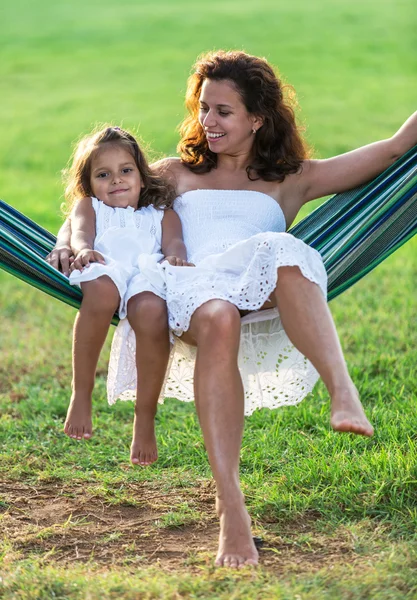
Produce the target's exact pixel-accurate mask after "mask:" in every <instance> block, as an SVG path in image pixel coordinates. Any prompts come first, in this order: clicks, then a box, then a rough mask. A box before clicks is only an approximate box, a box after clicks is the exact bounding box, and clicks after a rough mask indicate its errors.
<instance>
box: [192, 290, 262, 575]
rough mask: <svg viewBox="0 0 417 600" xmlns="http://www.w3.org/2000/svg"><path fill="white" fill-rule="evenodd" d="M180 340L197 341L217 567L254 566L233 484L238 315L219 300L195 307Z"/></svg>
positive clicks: (238, 437) (246, 520)
mask: <svg viewBox="0 0 417 600" xmlns="http://www.w3.org/2000/svg"><path fill="white" fill-rule="evenodd" d="M183 339H184V341H186V342H189V343H194V345H197V358H196V366H195V375H194V390H195V401H196V408H197V414H198V417H199V420H200V424H201V428H202V431H203V436H204V442H205V446H206V449H207V453H208V458H209V461H210V465H211V469H212V472H213V476H214V479H215V481H216V487H217V496H216V508H217V513H218V516H219V518H220V537H219V550H218V554H217V558H216V565H217V566H225V567H234V568H236V567H240V566H242V565H244V564H250V565H256V564H257V562H258V553H257V550H256V548H255V545H254V543H253V538H252V533H251V527H250V517H249V515H248V512H247V510H246V507H245V502H244V498H243V494H242V492H241V490H240V484H239V457H240V447H241V442H242V433H243V423H244V395H243V386H242V380H241V377H240V373H239V370H238V366H237V355H238V349H239V339H240V315H239V312H238V310H237V309H236V307H234V306H233V305H232V304H230V303H228V302H225V301H223V300H211V301H210V302H207V303H206V304H204V305H203V306H201V307H200V308H199V309H197V310H196V312H195V313H194V316H193V317H192V319H191V325H190V329H189V331H188V332H186V334H184V336H183Z"/></svg>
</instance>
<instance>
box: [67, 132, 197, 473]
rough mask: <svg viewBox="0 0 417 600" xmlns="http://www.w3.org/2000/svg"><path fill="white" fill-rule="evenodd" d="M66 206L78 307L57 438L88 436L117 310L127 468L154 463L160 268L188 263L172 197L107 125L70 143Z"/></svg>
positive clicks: (127, 139)
mask: <svg viewBox="0 0 417 600" xmlns="http://www.w3.org/2000/svg"><path fill="white" fill-rule="evenodd" d="M66 198H67V200H68V201H69V203H70V205H72V210H71V213H70V219H71V227H72V234H71V248H72V251H73V254H74V261H73V264H72V266H71V274H70V282H71V283H72V284H73V285H79V286H81V289H82V291H83V300H82V303H81V307H80V311H79V313H78V315H77V317H76V320H75V324H74V338H73V380H72V396H71V402H70V406H69V408H68V414H67V418H66V421H65V426H64V431H65V433H66V434H67V435H68V436H70V437H71V438H75V439H78V440H80V439H82V438H90V437H91V435H92V423H91V404H92V399H91V396H92V391H93V387H94V378H95V371H96V367H97V362H98V358H99V354H100V350H101V348H102V346H103V343H104V340H105V338H106V335H107V332H108V329H109V326H110V323H111V320H112V318H113V315H114V313H115V311H116V310H117V309H118V311H119V316H120V317H121V318H124V317H126V316H127V319H128V321H129V323H130V325H131V327H132V329H133V330H134V332H135V337H136V348H137V351H136V368H137V384H138V385H137V396H136V405H135V418H134V426H133V440H132V446H131V460H132V462H133V463H135V464H141V465H148V464H151V463H153V462H154V461H155V460H156V459H157V449H156V440H155V433H154V417H155V413H156V405H157V401H158V397H159V394H160V391H161V387H162V384H163V381H164V376H165V371H166V367H167V362H168V356H169V336H168V324H167V312H166V305H165V299H164V298H165V292H164V283H163V278H162V277H161V276H160V274H159V265H158V262H159V261H160V260H161V259H163V257H164V256H165V259H166V260H167V261H168V262H169V263H170V264H172V265H177V266H181V265H187V264H188V263H187V262H186V250H185V246H184V242H183V239H182V230H181V223H180V220H179V218H178V216H177V215H176V213H175V212H174V211H173V210H172V209H171V205H172V201H173V190H172V189H171V188H170V186H169V185H167V184H166V183H164V182H163V180H162V179H161V178H160V177H158V176H156V175H154V174H153V173H152V172H151V171H150V169H149V165H148V163H147V161H146V158H145V156H144V154H143V153H142V151H141V150H140V148H139V145H138V143H137V141H136V140H135V138H134V137H133V136H132V135H130V134H129V133H128V132H127V131H124V130H122V129H120V128H119V127H106V128H104V129H101V130H100V131H97V132H95V133H92V134H90V135H87V136H86V137H85V138H83V139H82V140H81V142H80V143H79V144H78V146H77V148H76V150H75V153H74V157H73V161H72V165H71V167H70V169H69V177H68V185H67V188H66Z"/></svg>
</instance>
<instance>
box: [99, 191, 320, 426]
mask: <svg viewBox="0 0 417 600" xmlns="http://www.w3.org/2000/svg"><path fill="white" fill-rule="evenodd" d="M174 208H175V211H176V212H177V213H178V215H179V217H180V219H181V222H182V227H183V234H184V241H185V245H186V248H187V252H188V260H189V261H190V262H193V263H194V264H195V265H196V266H195V267H172V266H171V265H169V264H168V263H165V264H164V273H165V280H166V298H167V305H168V313H169V325H170V329H171V331H172V332H173V333H174V334H175V335H174V336H173V341H174V343H173V347H172V351H171V356H170V364H169V367H168V370H167V375H166V380H165V385H164V388H163V390H162V393H161V399H160V400H161V401H163V398H164V397H171V398H177V399H178V400H184V401H190V400H193V399H194V392H193V373H194V361H195V353H196V349H195V348H193V347H191V346H189V345H187V344H185V343H184V342H183V341H182V340H181V339H180V338H179V337H177V336H180V335H181V334H182V333H183V332H184V331H186V330H187V329H188V327H189V323H190V319H191V317H192V315H193V313H194V311H195V310H196V309H197V308H198V307H199V306H201V305H202V304H204V303H205V302H207V301H208V300H212V299H222V300H227V301H228V302H231V303H233V304H234V305H235V306H237V307H238V308H239V309H240V310H245V311H251V312H250V313H249V314H247V315H246V316H245V317H243V318H242V320H241V323H242V329H241V340H240V350H239V359H238V362H239V370H240V373H241V376H242V380H243V384H244V389H245V414H247V415H249V414H251V413H252V412H253V411H254V410H255V409H257V408H277V407H278V406H282V405H287V404H296V403H298V402H300V401H301V400H302V399H303V398H304V397H305V395H306V394H308V393H309V392H310V391H311V390H312V389H313V387H314V385H315V383H316V381H317V379H318V374H317V371H316V370H315V369H314V367H313V366H312V364H311V363H310V362H309V361H308V360H307V359H306V358H305V357H304V356H303V355H302V354H301V353H300V352H299V351H298V350H297V349H296V348H294V346H293V345H292V344H291V342H290V341H289V339H288V337H287V335H286V333H285V331H284V330H283V327H282V325H281V321H280V318H279V314H278V311H277V309H276V308H272V309H268V310H262V311H261V310H259V309H260V308H261V307H262V306H263V305H264V304H265V302H266V301H267V300H268V298H269V296H270V295H271V293H272V291H273V290H274V289H275V287H276V284H277V279H278V276H279V268H280V267H283V266H298V267H299V269H300V271H301V273H302V274H303V275H304V277H306V278H307V279H309V280H310V281H312V282H314V283H316V284H317V285H318V286H319V287H320V289H321V291H322V293H323V295H324V296H326V293H327V290H326V286H327V275H326V271H325V268H324V265H323V261H322V259H321V256H320V254H319V253H318V252H317V251H316V250H314V249H313V248H311V247H310V246H308V245H306V244H305V243H304V242H302V241H301V240H298V239H297V238H295V237H294V236H292V235H290V234H288V233H285V218H284V215H283V212H282V209H281V207H280V206H279V204H278V203H277V202H276V201H275V200H274V199H273V198H272V197H270V196H268V195H266V194H263V193H260V192H254V191H247V190H194V191H190V192H186V193H185V194H183V195H182V196H180V197H179V198H177V199H176V201H175V205H174ZM135 396H136V365H135V337H134V334H133V331H132V330H131V328H130V326H129V324H128V322H127V320H126V319H124V320H122V321H121V322H120V323H119V325H118V327H117V329H116V333H115V336H114V339H113V345H112V351H111V357H110V365H109V378H108V399H109V402H110V403H113V402H115V400H116V399H117V398H121V399H124V400H127V399H134V398H135Z"/></svg>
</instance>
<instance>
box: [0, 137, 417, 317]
mask: <svg viewBox="0 0 417 600" xmlns="http://www.w3.org/2000/svg"><path fill="white" fill-rule="evenodd" d="M289 233H292V234H293V235H295V236H296V237H298V238H300V239H302V240H303V241H304V242H306V243H307V244H309V245H310V246H312V247H313V248H316V250H318V251H319V252H320V254H321V255H322V257H323V260H324V264H325V266H326V270H327V273H328V277H329V281H328V299H329V300H331V299H333V298H335V297H336V296H338V295H339V294H341V293H342V292H344V291H345V290H347V289H348V288H349V287H350V286H351V285H353V284H354V283H355V282H356V281H358V280H359V279H361V278H362V277H363V276H364V275H366V274H367V273H369V272H370V271H372V269H374V268H375V267H376V266H377V265H379V264H380V263H381V262H382V261H383V260H385V259H386V258H387V257H388V256H389V255H390V254H392V253H393V252H395V250H397V249H398V248H400V246H402V245H403V244H404V243H405V242H407V241H408V240H409V239H411V238H412V237H413V236H414V235H415V234H416V233H417V146H415V147H414V148H412V149H411V150H409V152H407V153H406V154H405V155H404V156H402V157H401V158H400V159H399V160H398V161H397V162H396V163H394V164H393V165H392V166H391V167H389V168H388V169H387V170H386V171H384V172H383V173H381V175H379V176H378V177H377V178H376V179H374V180H373V181H371V182H370V183H368V184H366V185H364V186H361V187H359V188H355V189H354V190H350V191H348V192H344V193H342V194H337V195H335V196H333V197H332V198H330V199H328V200H326V201H325V202H324V203H323V204H321V205H320V206H319V207H318V208H316V210H314V211H313V212H311V213H310V214H309V215H308V216H307V217H306V218H305V219H303V220H302V221H300V222H299V223H298V224H297V225H295V227H292V228H291V229H290V230H289ZM55 241H56V238H55V236H54V235H52V234H51V233H50V232H49V231H46V230H45V229H43V228H42V227H41V226H40V225H38V224H37V223H35V222H34V221H32V220H31V219H29V218H28V217H26V216H25V215H23V214H22V213H20V212H19V211H17V210H16V209H15V208H13V207H11V206H9V205H8V204H6V203H5V202H3V201H1V200H0V268H2V269H4V270H5V271H7V272H8V273H11V274H12V275H14V276H16V277H18V278H20V279H22V280H23V281H25V282H26V283H29V284H30V285H32V286H34V287H36V288H38V289H40V290H42V291H43V292H45V293H46V294H49V295H50V296H53V297H54V298H57V299H58V300H61V301H62V302H65V303H66V304H69V305H71V306H74V307H76V308H78V307H79V305H80V303H81V298H82V292H81V290H80V289H79V288H77V287H74V286H72V285H70V284H69V282H68V279H67V277H65V275H63V274H62V273H60V272H58V271H56V270H55V269H54V268H53V267H51V266H50V265H49V264H48V263H47V262H46V261H45V257H46V255H47V254H48V253H49V252H50V251H51V250H52V248H53V247H54V245H55ZM114 322H115V323H116V322H117V316H115V319H114Z"/></svg>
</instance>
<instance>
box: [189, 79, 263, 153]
mask: <svg viewBox="0 0 417 600" xmlns="http://www.w3.org/2000/svg"><path fill="white" fill-rule="evenodd" d="M198 120H199V122H200V124H201V126H202V128H203V130H204V133H205V135H206V138H207V142H208V146H209V148H210V150H211V151H212V152H216V153H225V154H231V155H241V154H245V153H249V152H250V151H251V148H252V145H253V141H254V137H255V135H254V133H253V129H254V128H255V129H258V128H259V127H260V125H261V124H262V123H261V121H260V119H258V118H257V117H255V116H254V115H251V114H250V113H248V111H247V110H246V107H245V105H244V104H243V102H242V99H241V97H240V94H239V93H238V92H237V91H236V88H235V87H234V85H233V83H232V82H230V81H228V80H227V79H225V80H222V81H214V80H210V79H206V80H205V81H204V83H203V85H202V87H201V95H200V111H199V116H198Z"/></svg>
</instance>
